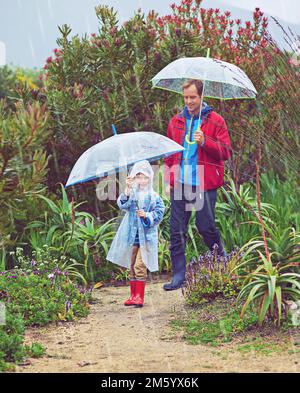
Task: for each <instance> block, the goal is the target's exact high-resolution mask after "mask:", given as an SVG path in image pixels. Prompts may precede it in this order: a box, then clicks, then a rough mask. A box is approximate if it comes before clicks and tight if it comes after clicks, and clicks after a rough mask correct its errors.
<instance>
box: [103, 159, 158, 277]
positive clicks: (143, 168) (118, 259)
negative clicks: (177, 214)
mask: <svg viewBox="0 0 300 393" xmlns="http://www.w3.org/2000/svg"><path fill="white" fill-rule="evenodd" d="M139 172H141V173H143V174H144V175H145V176H147V177H149V179H150V181H149V185H148V188H147V190H146V192H142V191H141V190H140V189H139V188H138V186H136V185H134V184H133V189H132V191H131V193H130V195H129V197H127V196H126V195H125V194H124V193H121V194H120V196H119V198H118V200H117V204H118V206H119V208H120V209H122V210H124V211H125V212H126V213H125V216H124V218H123V220H122V222H121V224H120V226H119V228H118V231H117V233H116V235H115V237H114V240H113V242H112V244H111V247H110V249H109V251H108V254H107V257H106V259H108V260H109V261H111V262H113V263H115V264H117V265H119V266H123V267H127V268H130V264H131V255H132V247H133V245H134V244H135V243H136V238H137V234H138V239H139V244H140V249H141V255H142V260H143V262H144V264H145V265H146V267H147V268H148V269H149V270H150V271H151V272H155V271H157V270H158V230H157V225H158V224H159V223H160V222H161V220H162V219H163V215H164V210H165V206H164V203H163V201H162V199H161V197H160V196H159V195H158V194H157V193H156V192H155V191H154V190H153V170H152V168H151V165H150V164H149V162H148V161H146V160H144V161H140V162H137V163H136V164H135V165H134V166H133V168H132V170H131V172H130V176H131V177H133V178H134V176H135V175H136V174H137V173H139ZM137 209H143V210H144V211H145V212H146V219H144V218H140V217H138V216H137Z"/></svg>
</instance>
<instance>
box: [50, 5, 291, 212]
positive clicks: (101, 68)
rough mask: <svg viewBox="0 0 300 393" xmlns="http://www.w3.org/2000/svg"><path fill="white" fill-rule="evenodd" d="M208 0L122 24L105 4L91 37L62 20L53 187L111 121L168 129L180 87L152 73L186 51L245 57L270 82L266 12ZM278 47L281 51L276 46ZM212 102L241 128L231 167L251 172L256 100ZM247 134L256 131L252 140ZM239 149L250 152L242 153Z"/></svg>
mask: <svg viewBox="0 0 300 393" xmlns="http://www.w3.org/2000/svg"><path fill="white" fill-rule="evenodd" d="M201 3H202V2H201V1H200V0H195V1H192V0H183V1H182V2H181V4H180V5H178V6H177V5H175V4H174V5H172V7H171V14H170V15H166V16H163V17H159V16H158V14H157V13H155V12H154V11H151V12H149V14H148V15H146V16H145V15H144V14H143V13H142V12H141V11H140V10H139V11H137V13H136V14H135V15H134V16H133V17H132V18H131V19H130V20H128V21H126V22H125V23H124V24H123V25H122V26H119V24H118V20H117V15H116V12H115V11H114V10H113V9H112V8H109V7H107V6H98V7H96V15H97V18H98V20H99V31H98V32H97V33H93V34H92V35H91V36H90V37H89V36H87V35H85V36H84V37H82V38H79V37H78V36H73V37H72V36H71V32H72V30H71V28H70V27H69V26H67V25H63V26H61V27H60V33H61V36H60V37H59V39H58V40H57V42H58V46H59V47H58V48H55V49H54V55H53V56H50V57H49V58H48V59H47V62H46V64H45V67H44V68H45V70H46V73H45V79H44V82H45V94H46V96H47V108H48V110H49V111H50V114H51V116H50V119H49V127H50V129H51V131H52V134H53V140H51V141H50V142H49V146H48V149H49V152H51V154H52V159H51V161H50V168H51V170H50V172H49V177H48V181H49V187H50V190H55V187H56V184H57V182H58V181H60V182H65V181H66V179H67V176H68V174H69V172H70V169H71V167H72V166H73V164H74V161H75V159H76V158H78V157H79V156H80V154H81V153H82V152H83V151H84V150H86V149H87V148H88V147H90V146H91V145H93V144H94V143H96V142H98V141H100V140H103V139H105V138H107V137H108V136H110V135H111V124H112V123H114V124H116V126H117V128H118V130H119V131H120V132H127V131H133V130H143V129H147V130H155V131H157V132H165V130H166V125H167V122H168V120H169V118H170V116H171V115H172V114H173V110H174V106H177V108H178V107H182V105H183V102H182V99H181V97H180V96H178V95H176V94H170V93H168V92H165V91H161V90H157V89H151V78H152V77H153V76H154V75H155V74H156V73H157V72H158V71H159V70H161V69H162V68H163V67H164V66H165V65H167V64H168V63H170V62H171V61H173V60H175V59H177V58H179V57H184V56H187V57H189V56H205V55H206V50H207V48H208V47H209V48H211V51H212V52H211V54H212V56H213V57H214V58H222V59H223V60H225V61H229V62H233V63H235V64H237V65H239V66H240V67H241V68H242V69H243V70H244V71H246V72H247V74H248V75H249V77H250V78H251V79H252V80H253V82H254V85H255V86H256V87H257V89H258V90H259V91H262V92H263V91H264V90H265V86H264V83H263V78H262V77H261V76H262V75H263V74H264V70H265V69H267V66H266V64H268V61H269V52H268V51H266V47H267V46H268V41H267V25H268V21H267V18H265V17H263V14H262V12H261V11H260V10H259V9H256V10H255V12H254V13H253V21H249V22H246V23H245V25H243V24H242V23H241V21H240V20H233V19H231V17H230V12H225V13H224V14H222V13H220V11H219V10H213V9H209V10H205V9H203V8H201ZM273 52H274V53H277V52H276V51H275V49H274V50H273ZM273 52H272V53H273ZM288 67H290V66H288ZM212 104H213V105H214V106H215V107H216V109H217V110H218V111H219V112H220V113H221V114H222V115H224V116H225V118H226V121H227V123H228V125H229V129H230V130H231V129H232V130H236V133H233V134H232V135H231V138H232V141H233V147H234V151H235V152H238V154H237V159H234V160H233V161H232V163H233V168H231V173H234V175H235V177H236V175H237V174H238V180H239V179H240V178H241V174H242V173H241V172H243V171H245V172H246V175H249V173H250V177H251V175H252V172H251V171H252V169H253V168H250V169H247V168H244V166H245V163H249V154H248V149H250V150H251V151H252V152H253V150H255V149H254V146H253V144H254V138H255V133H254V131H253V130H254V127H253V125H252V123H251V122H247V121H246V119H248V118H249V115H250V116H252V117H255V116H256V114H253V104H252V103H250V104H249V103H248V102H246V103H241V102H232V103H230V104H224V103H222V104H219V103H214V102H213V103H212ZM229 105H230V107H229ZM230 108H231V109H232V110H231V109H230ZM176 110H178V109H176ZM241 113H242V114H243V115H241ZM269 119H270V120H271V119H273V117H269ZM241 132H242V134H243V141H244V142H243V141H241V138H240V135H241ZM244 135H250V138H248V140H246V137H245V136H244ZM245 143H246V145H245ZM240 152H244V153H243V157H240ZM250 161H251V160H250ZM252 161H253V160H252ZM241 168H242V171H241ZM249 171H250V172H249ZM238 180H237V181H238ZM246 180H247V176H246ZM90 187H91V188H93V187H94V186H92V185H90V186H89V185H83V186H78V187H77V188H76V190H77V191H78V194H77V195H78V198H81V197H82V198H83V199H86V200H91V199H89V197H88V192H89V191H90ZM77 191H75V190H74V189H73V191H72V192H74V193H75V192H77ZM89 208H90V209H92V210H93V211H96V210H97V209H99V206H98V203H97V201H96V204H95V206H94V202H92V201H91V203H89Z"/></svg>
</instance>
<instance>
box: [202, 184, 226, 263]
mask: <svg viewBox="0 0 300 393" xmlns="http://www.w3.org/2000/svg"><path fill="white" fill-rule="evenodd" d="M202 195H203V197H204V203H203V207H202V209H200V210H197V211H196V226H197V229H198V231H199V233H200V234H201V235H202V236H203V240H204V243H205V244H206V245H207V247H208V248H209V249H210V250H211V251H212V249H213V245H214V244H215V243H216V244H217V245H218V255H222V256H224V255H226V251H225V250H224V247H223V244H222V241H221V236H220V232H219V230H218V228H217V227H216V224H215V205H216V200H217V190H209V191H204V192H202Z"/></svg>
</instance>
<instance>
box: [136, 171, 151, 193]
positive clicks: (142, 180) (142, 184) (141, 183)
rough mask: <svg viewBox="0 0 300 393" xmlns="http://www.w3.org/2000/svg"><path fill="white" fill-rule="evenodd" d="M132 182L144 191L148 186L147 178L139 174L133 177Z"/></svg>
mask: <svg viewBox="0 0 300 393" xmlns="http://www.w3.org/2000/svg"><path fill="white" fill-rule="evenodd" d="M134 180H135V181H136V184H137V186H138V187H139V188H141V189H144V188H146V187H147V186H148V184H149V180H150V179H149V177H148V176H145V175H144V174H143V173H141V172H139V173H137V174H136V175H135V177H134Z"/></svg>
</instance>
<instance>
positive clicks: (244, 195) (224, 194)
mask: <svg viewBox="0 0 300 393" xmlns="http://www.w3.org/2000/svg"><path fill="white" fill-rule="evenodd" d="M220 191H221V192H219V194H218V199H217V203H216V222H217V225H218V227H219V229H220V232H221V237H222V241H223V242H224V245H225V248H226V249H227V250H231V249H233V248H234V247H235V246H238V247H242V246H244V245H245V244H246V243H248V242H249V241H250V240H252V239H255V238H257V239H260V237H261V228H260V225H259V221H258V219H257V214H258V207H257V197H256V195H255V187H254V185H253V184H252V183H251V182H249V183H247V184H243V185H240V187H239V189H238V188H237V187H236V186H235V184H234V182H233V180H232V179H230V180H229V181H228V184H227V185H226V187H222V188H221V190H220ZM299 198H300V192H299V189H298V187H297V181H296V179H295V177H294V176H292V175H290V177H289V178H287V179H285V180H280V179H279V177H278V175H276V173H274V171H268V172H267V173H263V174H262V175H261V199H262V201H263V202H261V209H260V210H261V214H262V219H263V221H264V223H265V227H266V230H267V232H268V233H269V237H268V239H267V241H268V245H269V247H270V249H271V250H272V251H274V252H275V251H279V250H280V249H282V252H283V254H284V255H287V252H286V251H284V250H283V247H285V245H288V244H290V246H291V244H292V243H291V242H290V241H289V237H290V236H292V235H290V234H291V232H292V227H294V228H295V229H296V228H298V231H299V228H300V226H299V220H300V213H299V209H298V200H299ZM272 239H273V240H272ZM261 241H263V240H261ZM262 245H263V244H262Z"/></svg>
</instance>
